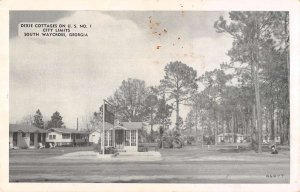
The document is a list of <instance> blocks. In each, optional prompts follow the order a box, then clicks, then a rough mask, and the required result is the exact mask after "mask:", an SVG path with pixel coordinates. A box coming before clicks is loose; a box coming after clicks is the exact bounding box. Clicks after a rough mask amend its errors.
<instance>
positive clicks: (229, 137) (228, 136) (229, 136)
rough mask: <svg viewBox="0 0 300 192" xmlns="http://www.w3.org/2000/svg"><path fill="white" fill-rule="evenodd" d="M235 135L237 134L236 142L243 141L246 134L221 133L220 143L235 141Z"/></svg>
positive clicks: (219, 136)
mask: <svg viewBox="0 0 300 192" xmlns="http://www.w3.org/2000/svg"><path fill="white" fill-rule="evenodd" d="M234 136H236V142H237V143H242V142H244V140H245V136H244V135H242V134H239V133H236V134H233V133H221V134H219V135H218V136H217V137H218V143H233V142H234Z"/></svg>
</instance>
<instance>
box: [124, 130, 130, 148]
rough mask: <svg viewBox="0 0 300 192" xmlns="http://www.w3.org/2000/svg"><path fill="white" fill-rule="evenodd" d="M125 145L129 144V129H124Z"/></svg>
mask: <svg viewBox="0 0 300 192" xmlns="http://www.w3.org/2000/svg"><path fill="white" fill-rule="evenodd" d="M125 146H130V130H126V131H125Z"/></svg>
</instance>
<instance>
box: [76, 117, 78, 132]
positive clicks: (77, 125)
mask: <svg viewBox="0 0 300 192" xmlns="http://www.w3.org/2000/svg"><path fill="white" fill-rule="evenodd" d="M76 129H77V131H78V117H77V126H76Z"/></svg>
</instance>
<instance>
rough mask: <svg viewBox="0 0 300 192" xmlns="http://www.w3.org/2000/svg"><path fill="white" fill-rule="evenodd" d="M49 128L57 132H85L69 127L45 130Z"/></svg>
mask: <svg viewBox="0 0 300 192" xmlns="http://www.w3.org/2000/svg"><path fill="white" fill-rule="evenodd" d="M51 130H53V131H55V132H59V133H81V134H84V133H87V132H85V131H77V130H76V129H69V128H50V129H48V130H47V131H48V132H49V131H51Z"/></svg>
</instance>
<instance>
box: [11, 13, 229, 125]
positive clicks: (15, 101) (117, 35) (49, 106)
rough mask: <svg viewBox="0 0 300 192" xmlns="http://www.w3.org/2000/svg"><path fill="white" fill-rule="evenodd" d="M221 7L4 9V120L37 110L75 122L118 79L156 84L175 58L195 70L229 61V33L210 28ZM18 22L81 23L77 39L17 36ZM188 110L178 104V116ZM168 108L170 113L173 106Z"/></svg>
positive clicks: (84, 118) (81, 122)
mask: <svg viewBox="0 0 300 192" xmlns="http://www.w3.org/2000/svg"><path fill="white" fill-rule="evenodd" d="M220 16H224V17H225V18H228V13H226V12H205V11H184V12H182V11H76V12H74V11H11V12H10V87H9V89H10V90H9V107H10V123H16V122H21V121H22V119H23V118H24V117H25V116H27V115H30V114H32V115H33V114H34V113H35V111H36V110H37V109H40V111H41V112H42V114H43V116H44V119H45V120H49V119H50V117H51V115H52V114H53V113H54V112H55V111H59V112H60V114H61V115H62V117H63V121H64V122H65V125H66V126H67V127H69V128H75V127H76V118H77V117H78V118H79V125H80V127H81V128H83V127H85V126H86V121H87V119H88V116H90V115H91V114H92V113H93V112H94V111H96V110H98V108H99V107H100V105H101V104H102V100H103V99H105V98H107V97H109V96H111V95H112V94H113V92H114V91H115V90H116V89H117V88H118V87H119V86H120V85H121V82H122V80H126V79H128V78H138V79H141V80H144V81H145V82H146V85H148V86H150V85H158V84H159V80H161V79H163V77H164V70H163V69H164V67H165V65H166V64H168V63H170V62H171V61H181V62H183V63H185V64H187V65H189V66H192V67H193V68H194V69H195V70H197V73H198V75H201V74H203V73H204V72H205V71H210V70H213V69H215V68H219V67H220V64H221V63H222V62H226V61H229V57H228V56H227V55H226V52H227V51H228V50H229V49H230V48H231V45H232V39H231V38H230V36H228V35H226V34H220V33H216V32H215V29H214V28H213V24H214V21H216V20H217V19H218V18H219V17H220ZM20 22H53V23H71V24H87V25H91V26H92V27H91V28H90V29H87V30H88V37H85V38H61V39H58V38H25V37H21V36H18V23H20ZM188 110H189V109H187V108H182V117H183V118H185V115H186V114H187V112H188ZM174 115H175V112H174Z"/></svg>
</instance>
